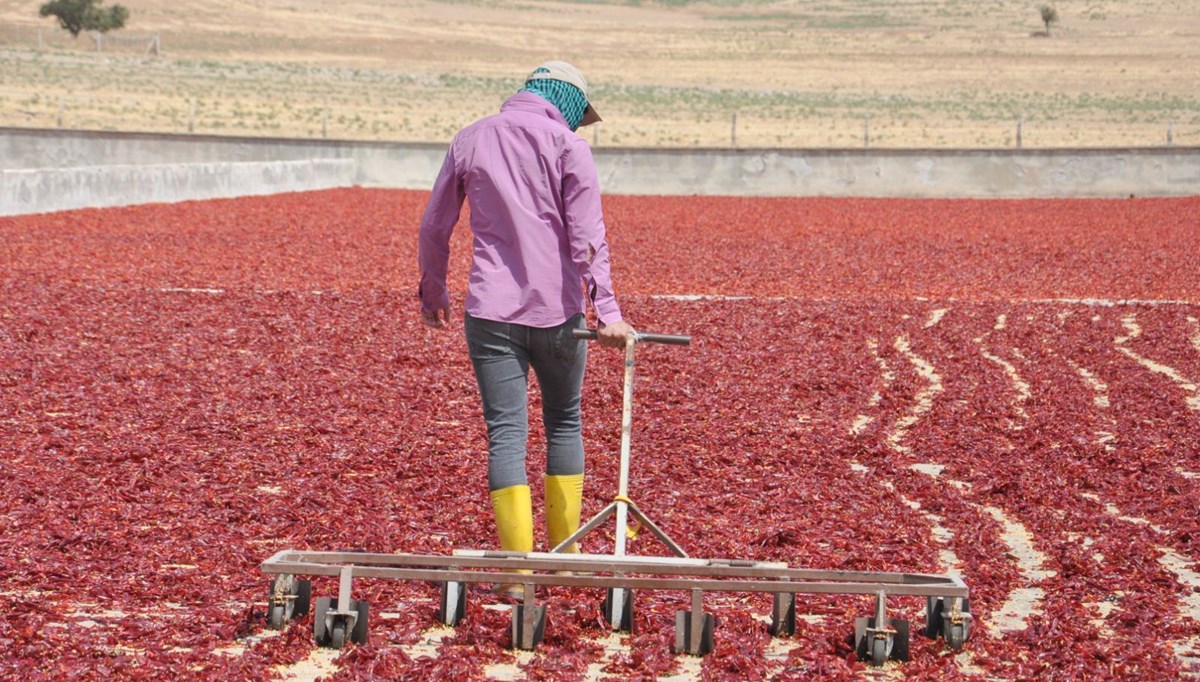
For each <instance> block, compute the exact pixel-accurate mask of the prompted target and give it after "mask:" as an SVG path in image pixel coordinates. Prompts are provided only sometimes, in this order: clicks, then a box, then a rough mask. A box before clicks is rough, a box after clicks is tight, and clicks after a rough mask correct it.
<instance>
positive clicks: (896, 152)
mask: <svg viewBox="0 0 1200 682" xmlns="http://www.w3.org/2000/svg"><path fill="white" fill-rule="evenodd" d="M0 135H14V136H29V137H39V138H63V139H66V138H92V139H97V138H99V139H112V140H163V141H173V142H174V141H178V142H225V143H237V144H260V145H270V144H286V145H299V146H311V147H314V148H338V147H361V148H380V147H383V148H392V149H426V150H428V149H436V150H444V149H445V148H446V146H447V145H448V144H449V142H448V141H447V142H404V141H386V140H342V139H324V138H323V139H313V138H307V137H252V136H236V135H209V134H196V133H156V132H127V131H114V130H80V129H70V130H66V129H62V128H19V127H10V126H0ZM594 151H595V153H597V154H614V155H617V154H639V155H643V154H664V155H678V154H691V153H695V154H714V153H721V154H772V153H774V154H807V155H819V156H837V155H845V156H913V155H923V156H961V155H963V154H981V155H983V154H986V155H999V154H1009V155H1012V156H1019V155H1034V156H1038V155H1044V156H1061V155H1085V156H1092V155H1099V156H1112V155H1114V154H1130V153H1136V154H1151V155H1158V154H1163V155H1172V154H1197V153H1200V146H1190V145H1188V146H1180V145H1173V146H1153V147H1035V148H1028V147H1026V148H1022V149H1016V148H1010V147H964V148H954V149H950V148H934V147H930V148H923V147H597V148H595V150H594Z"/></svg>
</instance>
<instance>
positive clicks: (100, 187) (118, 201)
mask: <svg viewBox="0 0 1200 682" xmlns="http://www.w3.org/2000/svg"><path fill="white" fill-rule="evenodd" d="M355 170H356V169H355V164H354V161H353V160H351V159H317V160H306V161H248V162H238V163H182V164H181V163H176V164H147V165H121V166H82V167H76V168H22V169H12V170H0V215H21V214H27V213H46V212H49V211H63V210H68V209H72V208H87V207H101V206H126V205H129V204H145V203H151V202H174V201H186V200H190V199H215V198H222V197H236V196H247V195H253V194H277V193H280V192H297V191H305V190H313V189H328V188H331V187H348V186H351V185H353V184H354V176H355Z"/></svg>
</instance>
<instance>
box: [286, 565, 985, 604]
mask: <svg viewBox="0 0 1200 682" xmlns="http://www.w3.org/2000/svg"><path fill="white" fill-rule="evenodd" d="M271 568H272V569H273V570H271V571H268V572H274V573H290V574H293V575H324V576H336V575H340V574H341V573H342V570H343V569H344V568H349V569H350V572H351V574H352V577H353V578H356V579H357V578H384V579H393V580H422V581H432V582H443V581H454V582H461V583H494V582H496V580H497V574H496V573H494V572H485V571H472V570H461V569H459V570H455V569H430V568H392V567H385V566H350V567H345V566H331V565H329V564H316V563H302V562H279V563H276V564H274V565H273V566H272V567H271ZM521 582H522V583H524V584H530V585H560V586H565V587H597V588H624V589H647V590H685V591H690V590H702V591H705V592H766V593H771V592H790V593H794V594H878V593H879V592H880V591H881V590H882V591H885V592H886V593H887V594H889V595H896V596H919V597H951V598H953V597H966V596H969V594H968V591H967V588H966V587H965V586H964V585H962V583H961V582H958V581H954V580H947V581H945V582H942V583H926V584H919V585H911V584H896V583H884V582H797V581H789V580H780V579H763V580H743V579H732V580H714V579H711V578H690V579H689V578H644V577H633V576H628V575H620V576H618V575H613V576H607V577H605V576H598V575H560V574H557V573H534V574H529V575H522V576H521Z"/></svg>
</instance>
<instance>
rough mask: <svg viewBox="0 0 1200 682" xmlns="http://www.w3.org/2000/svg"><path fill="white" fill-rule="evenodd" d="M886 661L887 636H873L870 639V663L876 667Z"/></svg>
mask: <svg viewBox="0 0 1200 682" xmlns="http://www.w3.org/2000/svg"><path fill="white" fill-rule="evenodd" d="M885 661H887V638H886V637H875V638H872V640H871V665H873V666H875V667H876V668H878V667H880V666H882V665H883V664H884V662H885Z"/></svg>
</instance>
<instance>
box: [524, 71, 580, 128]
mask: <svg viewBox="0 0 1200 682" xmlns="http://www.w3.org/2000/svg"><path fill="white" fill-rule="evenodd" d="M534 73H535V74H536V73H537V71H535V72H534ZM520 91H521V92H532V93H533V94H535V95H537V96H538V97H541V98H542V99H544V100H546V101H547V102H550V103H551V104H553V105H554V106H556V107H558V110H559V111H560V112H562V115H563V118H565V119H567V125H568V126H570V127H571V130H572V131H575V130H577V129H578V128H579V124H580V123H582V122H583V112H585V111H587V106H588V101H587V98H586V97H584V96H583V92H582V91H581V90H580V89H579V88H577V87H575V86H574V85H571V84H570V83H568V82H566V81H560V80H555V79H553V78H535V79H534V80H529V81H525V87H524V88H521V90H520Z"/></svg>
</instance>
